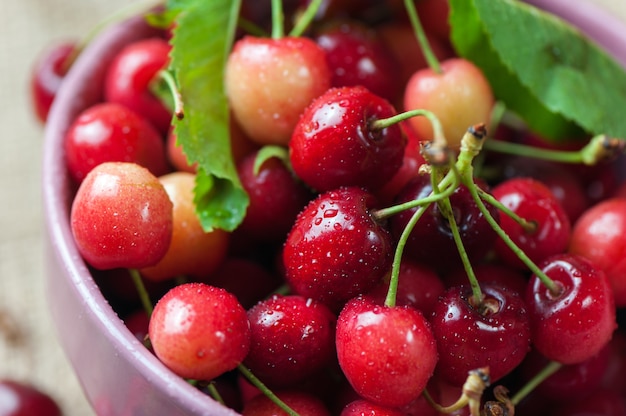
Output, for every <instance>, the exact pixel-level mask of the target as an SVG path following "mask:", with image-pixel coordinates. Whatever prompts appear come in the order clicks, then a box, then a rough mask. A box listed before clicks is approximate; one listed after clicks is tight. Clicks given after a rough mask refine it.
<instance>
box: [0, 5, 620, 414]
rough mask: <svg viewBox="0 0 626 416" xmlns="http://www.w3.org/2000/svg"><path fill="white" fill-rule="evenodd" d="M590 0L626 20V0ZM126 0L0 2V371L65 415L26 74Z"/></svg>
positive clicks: (71, 379) (72, 402)
mask: <svg viewBox="0 0 626 416" xmlns="http://www.w3.org/2000/svg"><path fill="white" fill-rule="evenodd" d="M593 1H594V2H595V3H598V4H601V5H602V6H604V7H606V8H607V10H610V11H611V12H612V13H613V14H615V15H618V16H620V17H622V18H624V20H626V0H593ZM574 3H575V2H572V4H574ZM124 4H128V0H22V1H8V0H3V1H2V2H0V15H1V16H4V17H5V19H3V20H4V21H3V23H2V30H1V33H2V35H3V36H2V37H3V39H2V41H1V42H0V75H1V76H0V128H1V129H2V131H3V133H2V134H1V135H2V138H1V139H0V149H1V150H0V172H1V174H0V190H1V191H2V194H1V195H2V199H1V201H0V204H1V205H0V210H1V211H0V224H1V225H0V378H3V377H10V378H15V379H19V380H25V381H29V382H32V383H34V384H35V385H36V386H38V387H40V388H41V389H43V390H44V391H46V392H48V393H49V394H51V395H52V396H53V397H54V398H55V399H57V400H58V402H59V403H61V405H62V407H63V410H64V414H65V415H89V414H92V413H93V412H92V411H91V410H90V408H89V406H88V404H87V401H86V400H85V398H84V396H83V394H82V392H81V390H80V387H79V384H78V382H77V380H76V378H75V376H74V375H73V372H72V371H71V369H70V367H69V365H68V363H67V361H66V359H65V356H64V354H63V352H62V351H61V349H60V347H59V345H58V342H57V340H56V335H55V331H54V328H53V326H52V322H51V321H50V318H49V315H48V313H47V305H46V302H45V298H44V287H43V263H42V257H43V254H42V252H43V240H42V239H43V220H42V209H41V191H40V175H41V166H40V164H41V163H40V161H41V156H42V154H41V150H42V142H43V127H42V126H41V125H40V124H38V122H37V121H36V120H35V118H34V117H33V115H32V113H31V109H30V101H29V95H28V94H29V93H28V81H29V79H28V77H29V72H30V69H31V66H32V63H33V62H34V60H35V58H36V57H37V54H38V53H39V52H40V51H41V50H42V49H43V48H44V47H45V46H46V45H48V44H50V43H51V42H53V41H57V40H60V39H68V38H69V39H73V38H80V37H81V35H83V34H85V33H87V31H88V30H89V28H90V27H92V26H93V25H94V24H96V23H97V22H99V21H101V19H102V18H103V17H105V16H109V15H110V14H111V13H113V12H114V11H116V10H119V9H120V8H121V7H122V5H124ZM573 7H575V6H573Z"/></svg>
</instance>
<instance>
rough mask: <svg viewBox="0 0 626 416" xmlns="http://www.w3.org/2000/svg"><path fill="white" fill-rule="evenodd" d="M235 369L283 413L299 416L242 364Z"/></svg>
mask: <svg viewBox="0 0 626 416" xmlns="http://www.w3.org/2000/svg"><path fill="white" fill-rule="evenodd" d="M237 369H238V370H239V372H240V373H241V374H243V376H244V377H245V378H246V379H247V380H248V381H249V382H250V383H251V384H252V385H253V386H254V387H256V388H257V389H259V390H260V391H261V392H262V393H263V394H264V395H265V396H267V398H269V399H270V400H271V401H272V402H273V403H275V404H276V406H278V407H280V408H281V409H282V410H283V411H285V412H286V413H287V414H288V415H289V416H299V415H298V413H297V412H295V411H294V410H293V409H292V408H291V407H289V406H288V405H287V403H285V402H283V401H282V400H280V398H279V397H278V396H277V395H276V394H274V392H273V391H272V390H270V389H269V388H268V387H267V386H266V385H265V384H263V382H262V381H261V380H259V379H258V378H257V377H256V376H255V375H254V374H252V371H250V370H248V369H247V368H246V367H245V366H243V365H242V364H239V365H238V366H237Z"/></svg>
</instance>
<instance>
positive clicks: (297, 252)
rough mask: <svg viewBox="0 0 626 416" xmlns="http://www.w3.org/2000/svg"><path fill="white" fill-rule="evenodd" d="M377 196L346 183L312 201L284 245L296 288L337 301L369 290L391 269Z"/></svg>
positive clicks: (289, 276) (329, 301) (287, 271)
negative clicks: (377, 216)
mask: <svg viewBox="0 0 626 416" xmlns="http://www.w3.org/2000/svg"><path fill="white" fill-rule="evenodd" d="M374 205H375V199H374V198H373V196H372V195H371V194H370V193H368V192H366V191H364V190H363V189H361V188H355V187H349V188H340V189H338V190H336V191H330V192H326V193H324V194H321V195H320V196H318V197H317V198H316V199H315V200H313V201H311V203H309V205H307V207H306V208H305V209H304V210H303V211H302V212H301V213H300V214H299V215H298V218H297V220H296V222H295V224H294V226H293V228H292V229H291V231H290V232H289V235H288V236H287V240H286V242H285V245H284V249H283V256H282V258H283V264H284V267H285V278H286V281H287V283H288V284H289V285H290V286H291V287H292V289H293V290H294V292H295V293H296V294H299V295H302V296H305V297H310V298H313V299H316V300H321V301H322V302H325V303H327V304H329V305H331V306H332V307H336V306H340V305H341V304H342V303H343V302H345V301H346V300H348V299H350V298H352V297H354V296H356V295H358V294H361V293H364V292H367V291H369V290H370V289H372V288H373V287H374V286H375V285H376V284H377V283H378V282H379V281H380V280H381V279H382V277H383V276H384V275H385V274H386V273H388V272H389V270H390V266H391V257H392V243H391V236H390V235H389V232H388V231H387V230H386V229H385V228H384V227H383V226H382V225H381V224H380V223H378V222H377V221H375V220H374V218H373V217H372V214H371V212H370V210H371V209H372V208H373V207H374Z"/></svg>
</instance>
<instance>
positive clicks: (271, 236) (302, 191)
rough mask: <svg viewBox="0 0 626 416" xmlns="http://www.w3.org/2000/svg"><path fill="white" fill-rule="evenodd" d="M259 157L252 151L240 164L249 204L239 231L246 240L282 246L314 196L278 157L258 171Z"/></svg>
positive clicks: (265, 162)
mask: <svg viewBox="0 0 626 416" xmlns="http://www.w3.org/2000/svg"><path fill="white" fill-rule="evenodd" d="M257 157H258V152H253V153H251V154H250V155H248V156H246V157H245V158H244V159H243V160H241V162H240V163H238V165H237V173H238V174H239V179H240V181H241V184H242V186H243V188H244V190H245V191H246V193H247V194H248V197H249V198H250V203H249V205H248V208H247V210H246V216H245V218H244V219H243V221H242V223H241V225H240V226H239V227H238V228H237V231H236V232H237V233H243V234H244V235H245V237H246V238H247V239H254V240H257V241H263V242H268V243H275V242H280V243H282V242H284V241H285V237H286V236H287V233H288V232H289V230H290V229H291V227H292V226H293V223H294V222H295V220H296V217H297V216H298V214H299V213H300V211H302V209H304V207H305V206H306V205H307V204H308V203H309V201H311V200H312V199H313V197H314V194H313V192H311V191H310V190H309V189H308V188H307V187H306V186H305V185H304V183H302V181H300V180H299V179H298V178H296V177H295V176H294V175H293V173H292V172H291V171H290V170H289V168H288V167H287V166H286V165H285V163H284V162H283V161H282V160H280V159H279V158H276V157H272V158H269V159H267V160H265V161H264V162H263V163H262V164H261V166H260V167H259V170H258V172H255V161H256V160H257Z"/></svg>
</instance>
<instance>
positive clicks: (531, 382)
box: [511, 361, 563, 405]
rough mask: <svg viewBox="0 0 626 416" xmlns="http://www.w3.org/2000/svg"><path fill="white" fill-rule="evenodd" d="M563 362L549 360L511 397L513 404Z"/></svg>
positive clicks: (516, 403) (556, 369) (526, 394)
mask: <svg viewBox="0 0 626 416" xmlns="http://www.w3.org/2000/svg"><path fill="white" fill-rule="evenodd" d="M562 366H563V364H561V363H559V362H557V361H550V362H549V363H548V364H547V365H546V366H545V367H544V368H543V369H542V370H541V371H540V372H539V373H537V374H536V375H535V376H534V377H533V378H531V379H530V380H528V382H527V383H526V384H525V385H524V386H523V387H522V388H521V389H520V390H519V391H518V392H517V393H516V394H515V396H513V397H512V398H511V403H513V405H518V404H519V403H520V402H521V401H522V400H523V399H524V398H525V397H526V396H528V395H529V394H530V393H531V392H532V391H533V390H534V389H535V388H536V387H537V386H538V385H539V384H541V383H542V382H543V381H544V380H545V379H547V378H548V377H550V376H551V375H552V374H554V373H556V372H557V371H559V369H560V368H561V367H562Z"/></svg>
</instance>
